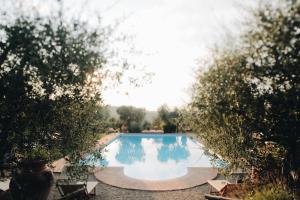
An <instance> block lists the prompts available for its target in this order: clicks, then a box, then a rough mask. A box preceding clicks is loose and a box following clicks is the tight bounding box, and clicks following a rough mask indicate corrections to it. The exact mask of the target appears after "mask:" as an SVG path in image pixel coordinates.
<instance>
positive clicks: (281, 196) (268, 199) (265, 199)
mask: <svg viewBox="0 0 300 200" xmlns="http://www.w3.org/2000/svg"><path fill="white" fill-rule="evenodd" d="M293 199H295V198H294V196H293V195H292V193H291V192H290V191H289V190H288V189H287V188H284V187H282V186H280V185H267V186H265V187H263V189H261V190H257V191H255V192H254V194H252V195H248V197H246V198H245V200H293Z"/></svg>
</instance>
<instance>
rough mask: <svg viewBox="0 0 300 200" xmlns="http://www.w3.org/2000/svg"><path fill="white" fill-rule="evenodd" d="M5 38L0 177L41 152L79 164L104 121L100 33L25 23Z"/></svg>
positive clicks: (4, 26) (11, 25)
mask: <svg viewBox="0 0 300 200" xmlns="http://www.w3.org/2000/svg"><path fill="white" fill-rule="evenodd" d="M0 31H1V41H0V169H1V170H2V169H3V168H4V166H5V165H9V166H11V165H12V164H14V163H19V162H20V161H21V160H23V159H31V158H34V155H32V154H31V153H32V152H33V149H37V148H38V149H41V150H43V151H41V152H45V153H44V155H43V156H42V157H43V159H46V160H47V161H48V162H49V161H52V160H55V159H57V158H60V157H62V156H65V155H69V157H70V158H73V159H79V158H80V154H81V153H82V152H83V151H87V150H88V148H90V146H91V145H93V143H94V142H95V138H96V137H95V134H96V133H97V129H98V127H99V120H100V119H101V116H100V115H99V113H97V112H98V111H99V109H98V108H99V107H101V103H100V102H101V90H100V89H99V86H101V81H102V77H103V75H102V74H101V73H100V72H99V69H101V68H103V66H104V65H105V63H106V57H105V56H104V54H103V52H102V51H103V45H104V38H105V37H103V36H104V35H105V34H104V32H103V29H101V28H100V29H99V28H97V29H91V28H90V27H87V26H86V25H85V24H83V23H80V22H74V23H73V24H67V23H64V22H63V21H62V19H57V18H52V19H50V18H41V17H39V18H30V17H26V16H22V17H20V18H17V19H16V20H15V21H13V22H4V21H1V25H0Z"/></svg>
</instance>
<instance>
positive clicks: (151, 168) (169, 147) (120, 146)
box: [90, 134, 211, 180]
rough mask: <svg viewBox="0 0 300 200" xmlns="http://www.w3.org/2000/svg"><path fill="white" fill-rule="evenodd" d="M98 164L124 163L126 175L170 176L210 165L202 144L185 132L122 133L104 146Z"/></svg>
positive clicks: (142, 176)
mask: <svg viewBox="0 0 300 200" xmlns="http://www.w3.org/2000/svg"><path fill="white" fill-rule="evenodd" d="M102 157H103V159H102V160H97V161H94V162H93V163H90V164H93V165H95V166H106V167H123V169H124V175H126V176H128V177H131V178H135V179H141V180H167V179H173V178H178V177H181V176H184V175H185V174H187V171H188V167H211V163H210V159H209V157H207V156H206V155H204V151H203V148H202V145H201V144H200V143H199V142H197V141H196V140H194V139H192V138H190V137H188V136H187V135H185V134H120V135H119V136H118V137H117V138H115V139H114V140H113V141H111V142H110V143H109V144H108V145H107V146H106V147H105V148H104V149H103V150H102Z"/></svg>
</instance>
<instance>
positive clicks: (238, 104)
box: [187, 1, 300, 186]
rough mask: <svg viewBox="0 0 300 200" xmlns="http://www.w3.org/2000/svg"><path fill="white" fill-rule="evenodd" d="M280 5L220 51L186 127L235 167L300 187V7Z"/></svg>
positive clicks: (204, 75) (201, 77) (201, 81)
mask: <svg viewBox="0 0 300 200" xmlns="http://www.w3.org/2000/svg"><path fill="white" fill-rule="evenodd" d="M277 6H278V7H277V8H276V9H275V8H273V7H272V6H271V5H264V6H263V7H262V8H261V9H259V11H257V12H256V13H255V21H254V23H252V25H251V26H250V27H249V30H248V31H247V32H246V33H245V34H244V35H243V37H242V42H241V43H240V44H238V45H237V47H236V48H233V47H231V48H230V47H229V48H223V49H217V50H216V51H215V52H214V55H213V57H212V58H213V60H212V62H209V64H208V66H205V67H208V70H207V71H206V72H203V71H200V72H199V74H198V76H197V82H196V83H195V84H194V92H193V99H192V103H191V108H190V110H189V111H190V117H187V123H188V124H189V125H190V127H191V128H192V129H193V131H195V132H196V133H197V134H199V136H200V137H201V139H202V141H203V142H204V143H205V145H206V147H207V148H208V149H210V150H211V151H213V152H214V153H215V154H216V155H218V156H221V158H222V159H223V160H225V161H227V162H228V163H230V166H231V167H242V168H248V169H251V166H253V167H254V168H255V171H257V172H258V173H259V175H258V177H259V178H261V179H267V180H269V179H272V178H278V177H281V176H282V175H283V176H284V177H285V178H286V179H288V180H290V181H291V182H293V184H296V185H298V186H299V178H297V177H299V173H300V159H299V158H300V134H299V133H300V132H299V124H300V123H299V117H300V116H299V110H300V107H299V106H300V102H299V96H300V88H299V81H300V80H299V77H300V70H299V65H300V59H299V49H300V35H299V30H300V18H299V14H300V4H299V3H294V4H293V3H289V2H285V1H284V2H282V5H277ZM232 46H234V45H232ZM282 172H283V173H282ZM291 174H293V175H291Z"/></svg>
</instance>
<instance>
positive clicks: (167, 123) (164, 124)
mask: <svg viewBox="0 0 300 200" xmlns="http://www.w3.org/2000/svg"><path fill="white" fill-rule="evenodd" d="M178 120H179V110H178V109H177V108H175V109H174V110H172V111H171V110H170V109H169V107H168V106H167V105H162V106H161V107H159V108H158V117H157V119H156V120H155V121H158V122H159V121H160V126H161V128H162V129H163V130H164V133H174V132H177V131H178V124H179V121H178ZM156 123H157V122H156Z"/></svg>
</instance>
